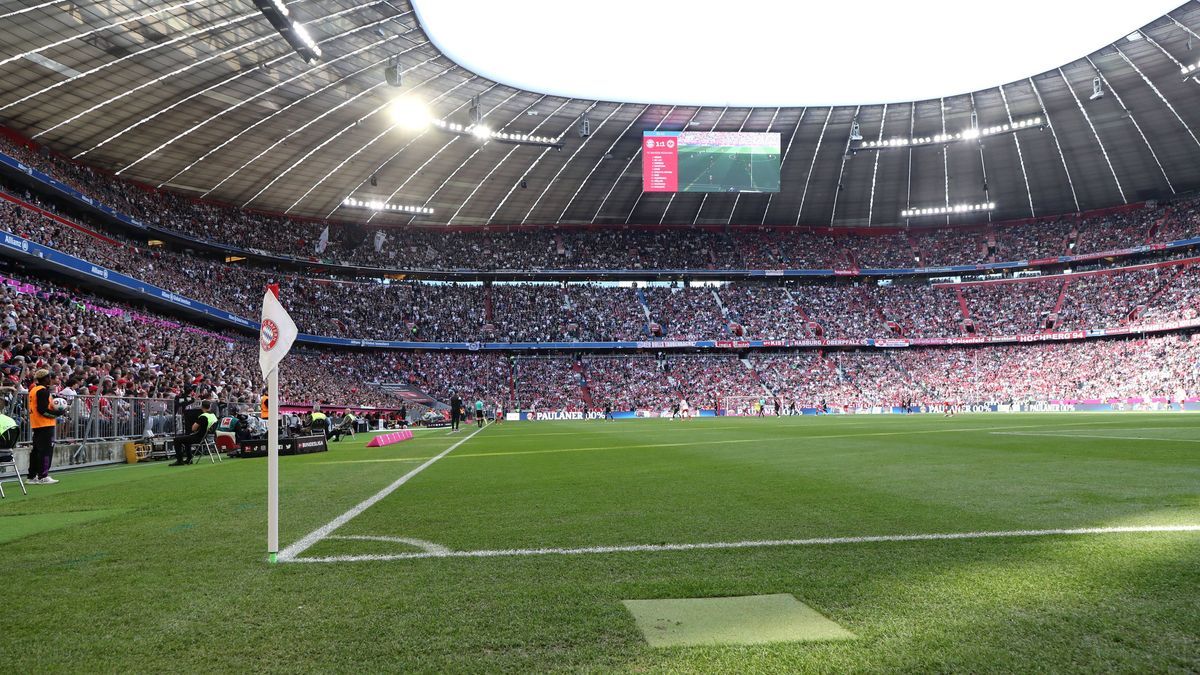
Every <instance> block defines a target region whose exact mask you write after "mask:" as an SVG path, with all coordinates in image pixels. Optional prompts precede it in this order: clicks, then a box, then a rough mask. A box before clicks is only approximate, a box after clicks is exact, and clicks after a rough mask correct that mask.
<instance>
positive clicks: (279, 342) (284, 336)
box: [258, 284, 296, 379]
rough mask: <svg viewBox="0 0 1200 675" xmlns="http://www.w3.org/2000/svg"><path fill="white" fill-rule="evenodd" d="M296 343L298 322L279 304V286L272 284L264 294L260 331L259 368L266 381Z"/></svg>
mask: <svg viewBox="0 0 1200 675" xmlns="http://www.w3.org/2000/svg"><path fill="white" fill-rule="evenodd" d="M295 341H296V322H294V321H292V317H290V316H288V313H287V310H285V309H284V308H283V305H281V304H279V285H278V284H271V285H270V286H268V287H267V291H266V293H264V294H263V308H262V323H261V324H260V325H259V330H258V367H259V368H261V369H262V374H263V378H264V379H265V378H266V377H267V376H268V375H270V374H271V371H272V370H275V368H276V367H278V366H279V362H280V361H282V360H283V357H285V356H287V353H288V351H289V350H291V348H292V343H293V342H295Z"/></svg>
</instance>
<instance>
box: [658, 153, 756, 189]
mask: <svg viewBox="0 0 1200 675" xmlns="http://www.w3.org/2000/svg"><path fill="white" fill-rule="evenodd" d="M679 185H680V186H681V188H680V191H681V192H725V191H727V190H728V189H729V188H736V189H739V190H756V191H767V192H778V191H779V151H778V149H777V148H761V147H759V148H756V147H744V148H731V147H719V148H713V147H709V146H702V147H695V148H690V149H689V148H680V150H679Z"/></svg>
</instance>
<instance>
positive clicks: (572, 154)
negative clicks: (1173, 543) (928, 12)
mask: <svg viewBox="0 0 1200 675" xmlns="http://www.w3.org/2000/svg"><path fill="white" fill-rule="evenodd" d="M289 6H290V7H291V10H292V14H293V16H295V17H297V18H299V19H301V20H303V21H304V22H305V23H306V25H307V26H308V28H309V31H310V32H311V33H312V35H313V37H314V38H315V39H316V40H317V42H318V43H319V44H320V46H321V48H322V50H323V52H324V54H323V58H322V60H321V61H320V62H319V63H317V64H316V65H314V66H308V65H306V64H305V63H304V62H303V61H302V60H301V59H300V58H299V57H298V56H297V55H296V54H295V53H294V52H293V51H292V49H291V47H290V46H289V45H288V44H287V43H286V42H285V41H284V40H283V39H282V38H281V37H280V36H279V34H278V33H277V32H276V31H275V30H274V29H273V28H272V27H271V25H270V24H269V23H268V22H267V21H266V20H265V19H264V18H263V17H262V15H261V14H260V13H259V12H258V11H257V10H255V9H254V8H253V7H252V6H251V5H250V4H249V3H245V2H241V1H239V0H168V1H167V2H150V1H149V0H106V1H101V2H72V3H66V2H44V1H40V0H25V2H24V6H23V7H19V8H14V6H13V5H12V4H11V3H10V4H7V5H5V8H4V9H3V10H0V45H2V50H3V55H2V56H0V92H3V93H0V119H2V120H3V121H4V123H5V124H7V125H8V126H11V127H13V128H15V129H17V130H18V131H21V132H23V133H26V134H27V135H30V136H34V137H35V138H36V140H38V141H39V142H43V143H46V144H47V145H49V146H50V147H51V148H53V149H55V150H58V151H61V152H63V153H64V154H67V155H69V156H74V157H78V158H79V159H80V160H81V161H85V162H90V163H93V164H95V165H97V166H100V167H104V168H107V169H111V170H113V171H117V172H119V173H120V174H121V175H122V176H123V177H127V178H132V179H136V180H140V181H144V182H147V183H150V184H152V185H164V186H167V187H171V188H174V189H178V190H181V191H183V192H185V193H187V194H191V195H201V194H204V195H207V196H208V197H209V198H213V199H217V200H221V201H225V202H229V203H233V204H237V205H247V206H249V207H252V208H261V209H266V210H273V211H287V212H290V213H293V214H298V215H308V216H327V215H332V216H333V217H335V218H338V219H345V220H361V219H365V218H366V217H367V215H368V214H369V212H367V211H363V210H359V209H356V208H345V207H342V206H341V204H342V202H343V200H344V199H345V198H347V197H353V198H356V199H361V200H368V201H369V200H388V201H390V202H391V203H394V204H405V205H415V206H426V207H430V208H432V209H434V213H433V215H432V216H428V215H425V216H408V215H402V214H400V213H397V212H385V213H382V214H379V215H378V216H377V217H375V218H374V220H373V221H372V224H402V223H408V222H416V223H420V224H428V223H437V224H444V223H450V224H453V225H478V224H503V225H508V224H521V223H525V224H554V223H592V222H596V223H606V224H617V223H631V224H655V223H670V224H678V223H684V224H706V225H711V224H725V223H731V224H760V223H763V224H768V225H792V224H801V225H816V226H827V225H831V224H832V225H836V226H868V225H870V226H879V225H893V224H897V223H903V222H904V220H903V219H901V217H900V212H901V211H902V210H904V209H906V208H921V207H938V206H943V205H945V204H947V203H949V204H958V203H978V202H981V201H990V202H994V203H995V204H996V209H995V210H994V211H993V212H992V213H990V214H986V213H984V214H971V215H956V216H954V218H953V222H980V221H982V220H986V219H988V218H992V219H997V220H999V219H1008V218H1020V217H1027V216H1030V215H1038V216H1041V215H1051V214H1058V213H1065V212H1072V211H1076V210H1085V209H1092V208H1098V207H1104V206H1110V205H1115V204H1120V203H1126V202H1131V201H1139V200H1143V199H1147V198H1155V197H1169V196H1170V195H1172V194H1175V193H1180V192H1184V191H1188V190H1193V189H1195V188H1197V187H1200V134H1198V128H1200V82H1197V81H1196V80H1193V79H1185V78H1184V77H1183V75H1182V74H1181V69H1186V68H1187V67H1188V66H1189V65H1195V64H1196V63H1197V61H1198V60H1200V49H1194V47H1195V46H1196V45H1195V43H1196V42H1197V41H1200V5H1197V4H1195V3H1189V4H1187V5H1184V6H1182V7H1180V8H1179V9H1176V10H1174V11H1171V12H1170V13H1168V14H1167V15H1164V16H1162V17H1160V18H1158V19H1155V20H1154V21H1152V22H1151V23H1149V24H1148V25H1146V26H1145V27H1144V28H1143V29H1142V30H1141V31H1138V32H1137V33H1136V35H1131V36H1129V37H1121V38H1120V39H1118V40H1117V41H1116V42H1115V43H1111V44H1108V45H1106V46H1104V47H1102V48H1100V49H1098V50H1096V51H1094V52H1092V53H1090V54H1087V55H1086V56H1081V57H1080V58H1078V59H1076V60H1074V61H1072V62H1070V63H1067V64H1065V65H1063V66H1062V67H1060V68H1055V69H1053V70H1049V71H1047V72H1044V73H1042V74H1040V75H1035V76H1033V77H1031V78H1027V79H1024V80H1019V81H1016V82H1010V83H1005V84H1004V85H1002V86H992V87H990V88H985V89H981V90H978V91H975V92H973V93H969V94H963V95H958V96H950V97H947V98H944V99H932V100H924V101H916V102H911V103H891V104H886V105H863V106H836V107H826V106H809V107H757V108H747V107H725V106H705V107H692V106H682V105H669V104H645V103H621V102H613V101H603V100H587V99H575V98H564V97H560V96H554V95H549V94H544V93H539V92H534V91H527V90H523V89H517V88H514V87H511V86H508V85H505V84H500V83H497V82H495V81H493V80H490V79H488V78H486V77H483V76H481V75H478V74H476V73H473V72H471V71H470V70H468V69H467V68H465V67H464V66H463V65H461V64H458V63H455V62H454V61H452V60H451V59H449V58H448V57H447V56H446V55H445V54H443V53H442V52H441V51H439V49H438V48H437V47H436V46H435V45H434V44H433V43H432V42H431V41H430V38H429V36H428V35H427V34H426V32H425V31H424V30H423V28H422V26H421V25H420V24H419V22H418V17H417V14H416V12H415V11H414V8H413V7H412V6H411V5H410V4H409V3H407V2H403V1H395V0H367V1H365V2H360V1H357V0H293V1H292V2H291V3H289ZM847 20H848V21H849V17H848V19H847ZM986 20H987V16H986V13H983V14H981V15H980V16H979V17H978V21H986ZM1030 20H1031V21H1032V20H1036V17H1031V18H1030ZM1132 29H1133V27H1131V28H1130V30H1131V31H1132ZM1063 30H1070V27H1064V28H1063ZM1121 32H1125V31H1121ZM1131 38H1132V39H1131ZM798 39H803V32H800V33H798ZM626 40H627V38H626V37H625V36H620V35H613V36H608V37H606V44H608V45H610V48H611V49H614V50H628V49H637V48H639V47H638V45H637V44H627V42H626ZM1022 48H1023V49H1037V48H1038V47H1037V45H1036V44H1032V45H1030V44H1025V45H1022ZM389 59H396V60H397V61H398V63H399V64H400V66H401V68H402V70H403V86H402V87H400V88H395V87H392V86H390V85H388V84H386V83H385V82H384V76H383V68H384V66H385V65H386V64H387V63H388V61H389ZM828 67H835V64H833V63H832V62H830V63H829V64H828ZM1197 72H1198V73H1200V71H1197ZM872 76H873V77H894V76H896V75H895V74H893V73H892V72H890V71H889V70H888V69H885V68H883V67H882V66H881V68H880V69H879V70H878V71H876V72H874V73H872ZM1097 77H1098V78H1100V84H1101V87H1102V89H1103V91H1104V95H1103V96H1102V97H1100V98H1098V99H1095V100H1090V97H1091V96H1092V94H1093V79H1094V78H1097ZM716 86H719V83H718V84H717V85H716ZM399 94H404V95H405V96H407V97H411V98H419V99H420V100H421V101H422V102H424V103H425V104H426V105H427V106H428V107H429V109H430V110H431V111H432V112H433V114H434V115H435V116H436V117H437V118H440V119H445V120H448V121H450V122H460V123H466V122H467V115H468V109H469V107H470V105H471V98H472V97H474V96H478V101H479V108H480V112H481V113H482V115H483V122H484V124H486V125H487V126H488V127H489V128H491V129H493V130H498V131H503V132H505V133H516V134H532V135H545V136H550V137H555V138H558V137H560V136H561V138H562V146H563V147H562V148H561V150H555V149H551V148H546V147H541V146H530V145H511V144H506V143H502V142H499V141H495V140H493V141H489V142H486V143H484V142H481V141H479V140H478V139H475V138H474V137H472V136H470V135H457V134H453V133H450V132H449V131H445V130H441V129H436V128H427V129H425V130H423V131H410V130H407V129H403V128H400V127H399V126H396V125H395V122H394V121H393V119H392V116H391V115H390V114H389V104H390V103H391V102H392V101H393V99H395V98H396V97H397V95H399ZM584 114H586V115H587V116H588V118H589V120H590V125H591V135H590V136H588V137H587V138H580V137H579V136H578V135H577V134H576V133H575V130H576V129H577V127H578V122H579V120H580V117H581V116H582V115H584ZM972 115H975V117H976V119H977V121H978V125H979V127H982V128H986V127H992V126H999V125H1002V124H1006V123H1009V122H1010V121H1020V120H1028V119H1034V118H1042V119H1043V120H1045V121H1046V122H1048V124H1046V125H1044V126H1043V127H1042V128H1040V129H1038V128H1029V129H1024V130H1022V131H1019V132H1016V133H1002V134H997V135H995V136H986V137H983V138H980V139H974V140H969V141H955V142H951V143H947V144H932V145H926V146H921V147H911V146H910V147H898V148H887V149H884V150H880V151H874V150H866V151H859V152H857V153H847V152H846V149H847V147H848V143H849V140H848V139H849V137H850V135H851V130H852V127H853V125H854V122H855V120H856V119H857V122H858V125H859V129H860V131H861V135H862V136H863V137H864V139H866V140H868V141H870V140H879V139H881V138H882V139H888V138H893V137H922V136H929V135H933V134H937V133H941V132H943V131H948V132H951V133H954V132H956V131H961V130H964V129H967V128H969V127H970V126H971V124H972ZM652 129H659V130H681V129H689V130H701V131H707V130H718V131H738V130H741V131H777V132H779V133H780V134H781V139H782V147H783V148H784V158H783V170H782V181H783V189H782V191H781V192H779V193H777V194H740V195H736V194H707V195H705V194H695V193H691V194H682V193H681V194H664V193H646V194H643V193H642V190H641V185H642V183H641V166H640V151H641V147H642V146H641V134H642V132H643V131H646V130H652ZM947 220H948V218H947V217H945V216H939V217H936V218H935V217H923V218H919V219H914V220H912V221H911V222H912V223H914V224H934V223H939V222H947Z"/></svg>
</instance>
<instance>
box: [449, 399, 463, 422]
mask: <svg viewBox="0 0 1200 675" xmlns="http://www.w3.org/2000/svg"><path fill="white" fill-rule="evenodd" d="M462 404H463V402H462V399H461V398H459V396H458V394H454V393H451V394H450V429H451V430H452V431H458V422H459V420H460V418H461V417H462V414H461V413H462Z"/></svg>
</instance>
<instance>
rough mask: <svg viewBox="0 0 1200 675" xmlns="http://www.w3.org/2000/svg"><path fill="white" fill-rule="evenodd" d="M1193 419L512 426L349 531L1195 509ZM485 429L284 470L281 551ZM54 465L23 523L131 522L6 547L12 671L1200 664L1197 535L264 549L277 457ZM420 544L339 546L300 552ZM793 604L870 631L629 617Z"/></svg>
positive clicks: (918, 527)
mask: <svg viewBox="0 0 1200 675" xmlns="http://www.w3.org/2000/svg"><path fill="white" fill-rule="evenodd" d="M1198 427H1200V417H1194V416H1190V415H1182V414H1162V415H1154V414H1125V415H1086V414H1078V415H1071V414H1060V415H964V416H960V417H957V418H954V419H945V418H942V417H939V416H921V417H918V416H914V417H827V418H812V417H809V418H802V419H796V418H792V419H704V420H692V421H688V422H670V421H665V420H631V421H622V422H612V423H604V422H550V423H540V424H539V423H524V424H522V423H510V424H507V425H503V426H500V427H492V428H488V429H486V430H485V431H483V432H482V433H480V434H479V435H477V436H475V437H474V438H472V439H471V440H470V441H467V442H466V443H464V444H463V445H462V446H461V447H459V448H458V449H456V450H455V451H454V452H452V453H450V454H449V455H447V456H446V457H445V458H444V459H442V460H441V461H439V462H437V463H435V464H433V465H431V466H430V467H429V468H428V469H426V470H425V471H424V472H422V473H420V474H419V475H417V476H416V477H415V478H413V479H412V480H411V481H410V482H408V483H407V484H405V485H403V486H402V487H400V488H399V490H397V491H396V492H395V493H393V494H392V495H390V496H389V497H387V498H386V499H383V500H382V501H380V502H379V503H377V504H376V505H375V506H373V507H371V508H370V509H368V510H367V511H366V512H364V513H363V514H362V515H360V516H359V517H358V518H355V519H354V520H352V521H350V522H349V523H347V524H346V525H345V526H344V527H342V528H341V529H339V530H338V531H337V532H336V533H335V534H337V535H367V536H390V537H405V538H416V539H423V540H428V541H431V542H435V543H437V544H440V545H443V546H448V547H450V548H454V549H464V550H474V549H493V548H503V549H507V548H532V547H583V546H597V545H627V544H655V543H689V542H711V541H731V540H747V539H785V538H789V539H790V538H808V537H830V536H854V535H882V534H912V533H929V532H963V531H974V530H1014V529H1033V528H1071V527H1093V526H1111V525H1149V524H1153V525H1164V524H1196V523H1200V457H1198V455H1197V453H1198V452H1200V442H1198V441H1200V434H1197V433H1196V432H1197V428H1198ZM1006 431H1007V432H1010V433H997V432H1006ZM1011 432H1016V433H1011ZM1033 434H1039V435H1033ZM1041 434H1045V435H1041ZM463 436H465V432H464V433H462V434H459V435H457V436H449V435H446V434H445V433H444V432H441V431H434V432H419V433H418V434H417V438H415V439H414V440H412V441H408V442H405V443H401V444H398V445H394V446H389V447H385V448H373V449H366V448H364V447H362V446H363V445H364V444H365V439H362V440H355V441H348V442H343V443H340V444H334V445H333V448H334V449H333V450H332V451H331V452H328V453H322V454H315V455H305V456H299V457H285V458H283V459H282V461H281V476H282V504H283V510H282V516H281V520H282V541H283V542H284V543H285V544H286V543H290V542H293V541H296V540H298V539H300V538H301V537H303V536H304V535H305V534H307V533H309V532H310V531H312V530H314V529H315V528H317V527H319V526H321V525H323V524H325V523H327V522H328V521H330V520H331V519H333V518H334V517H336V516H338V515H340V514H342V513H343V512H345V511H346V510H347V509H349V508H350V507H352V506H354V505H355V504H357V503H359V502H360V501H362V500H363V499H365V498H367V497H369V496H371V495H372V494H374V493H376V492H377V491H378V490H380V489H381V488H383V487H384V486H386V485H388V484H389V483H391V482H392V481H394V480H395V479H397V478H398V477H400V476H402V475H403V474H405V473H406V472H408V471H410V470H412V469H413V468H415V467H416V466H418V464H419V462H420V461H423V459H424V458H428V457H432V456H434V455H436V454H437V453H438V452H440V451H442V450H444V449H446V448H447V447H449V446H450V445H451V444H452V443H453V442H455V441H457V440H460V439H461V438H463ZM56 477H58V478H59V479H61V480H62V482H61V483H60V484H59V485H55V486H37V485H35V486H30V492H31V494H30V496H28V497H23V496H21V495H20V494H19V491H16V495H15V496H14V495H13V492H12V491H9V495H10V496H9V498H8V499H6V500H4V501H2V502H0V527H4V520H3V516H9V515H17V514H22V515H24V514H39V513H45V514H50V513H67V512H78V511H95V510H108V509H124V510H126V512H125V513H124V514H122V515H116V516H111V517H107V518H103V519H100V520H95V521H92V522H88V523H81V524H77V525H68V526H64V527H59V528H58V529H54V530H51V531H44V532H39V533H34V534H29V535H28V536H23V537H20V538H16V539H13V540H11V541H7V542H6V543H3V544H0V561H2V562H3V569H4V572H5V576H6V581H7V582H8V587H9V588H10V589H15V590H16V591H17V592H16V593H13V594H10V595H9V596H8V597H7V598H6V599H5V601H4V602H3V603H0V634H2V635H3V639H0V663H3V664H5V666H4V667H5V668H6V669H11V670H13V671H14V672H37V671H58V672H65V671H71V672H78V671H106V672H107V671H137V672H144V671H164V670H204V671H239V672H245V671H249V670H256V671H258V670H262V671H297V670H321V671H327V670H341V671H354V672H372V671H381V670H388V671H399V670H403V671H476V672H479V671H487V672H492V671H500V670H539V671H540V670H558V669H576V670H605V671H611V670H621V671H625V670H638V671H653V672H680V671H714V670H718V671H728V672H734V671H736V672H748V671H764V672H778V671H781V670H788V671H823V672H829V671H834V672H841V671H848V670H859V671H862V670H872V671H875V670H907V671H922V672H927V671H931V670H935V671H954V672H985V671H1031V670H1037V671H1078V672H1094V671H1097V670H1114V671H1126V672H1133V671H1138V672H1143V671H1165V670H1177V671H1196V670H1200V641H1198V639H1197V636H1198V635H1200V603H1197V602H1196V600H1195V598H1196V597H1197V594H1198V593H1200V534H1198V533H1194V532H1192V533H1149V534H1147V533H1138V534H1107V535H1082V536H1051V537H1039V538H1025V539H977V540H962V541H923V542H889V543H860V544H846V545H824V546H804V547H778V548H760V549H732V550H693V551H675V552H651V553H610V554H596V555H577V556H563V555H547V556H528V557H505V558H490V559H474V558H463V559H425V560H407V561H395V560H393V561H370V562H346V563H306V564H298V563H293V564H277V565H270V564H268V563H266V562H265V559H266V557H265V554H264V542H265V520H266V512H265V483H266V463H265V461H264V460H233V461H227V462H225V463H224V464H221V465H215V466H214V465H210V464H207V463H204V464H199V465H196V466H190V467H178V468H173V467H167V466H165V465H163V464H152V465H136V466H131V467H118V468H112V469H102V470H94V471H77V472H66V471H63V472H59V473H57V474H56ZM14 487H15V485H14ZM412 550H413V549H412V547H411V546H407V545H404V544H396V543H388V542H378V541H357V540H342V539H337V540H333V539H330V540H325V541H322V542H319V543H317V544H316V545H315V546H313V547H312V549H310V550H309V551H307V552H306V553H305V554H304V555H305V556H318V555H320V556H332V555H355V554H370V553H396V552H400V551H412ZM781 593H786V594H791V595H793V596H795V597H796V598H798V599H800V600H801V601H803V602H804V603H806V604H807V605H809V606H810V607H812V608H813V609H814V610H816V611H818V612H820V613H821V614H823V615H824V616H826V617H828V618H829V619H831V620H832V621H835V622H837V623H838V624H839V625H841V626H842V627H843V628H845V629H846V630H849V631H851V632H852V633H854V634H855V635H856V636H857V639H855V640H847V641H839V642H821V643H773V644H766V645H750V646H710V647H674V648H666V649H654V648H651V647H650V646H649V645H648V644H647V643H646V642H645V641H644V640H643V638H642V637H641V634H640V632H639V630H638V628H637V625H636V623H635V621H634V619H633V617H632V616H631V615H630V614H629V613H628V611H627V610H626V609H625V607H624V606H623V605H622V601H623V600H636V599H658V598H701V597H723V596H750V595H771V594H781Z"/></svg>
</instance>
